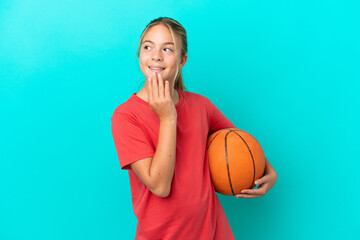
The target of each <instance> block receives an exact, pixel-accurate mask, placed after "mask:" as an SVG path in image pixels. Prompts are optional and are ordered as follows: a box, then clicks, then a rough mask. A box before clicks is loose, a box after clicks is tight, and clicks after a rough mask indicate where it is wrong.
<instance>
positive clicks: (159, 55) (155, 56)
mask: <svg viewBox="0 0 360 240" xmlns="http://www.w3.org/2000/svg"><path fill="white" fill-rule="evenodd" d="M162 59H163V56H162V52H161V49H157V50H154V51H153V55H152V60H154V61H161V60H162Z"/></svg>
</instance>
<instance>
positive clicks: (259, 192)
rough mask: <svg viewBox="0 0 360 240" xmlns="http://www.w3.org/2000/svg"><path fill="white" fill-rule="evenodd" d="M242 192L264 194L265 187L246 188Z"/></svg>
mask: <svg viewBox="0 0 360 240" xmlns="http://www.w3.org/2000/svg"><path fill="white" fill-rule="evenodd" d="M241 193H243V194H250V195H264V189H259V188H258V189H244V190H242V191H241Z"/></svg>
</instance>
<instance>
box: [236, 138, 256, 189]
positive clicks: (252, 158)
mask: <svg viewBox="0 0 360 240" xmlns="http://www.w3.org/2000/svg"><path fill="white" fill-rule="evenodd" d="M234 133H235V134H236V135H238V136H239V137H240V138H241V139H242V140H243V141H244V143H245V145H246V147H247V148H248V150H249V152H250V155H251V160H252V163H253V168H254V175H253V180H252V183H251V186H252V185H253V184H254V181H255V161H254V156H253V155H252V152H251V150H250V148H249V146H248V145H247V143H246V142H245V140H244V139H243V138H242V137H241V136H240V135H239V134H238V133H236V132H234Z"/></svg>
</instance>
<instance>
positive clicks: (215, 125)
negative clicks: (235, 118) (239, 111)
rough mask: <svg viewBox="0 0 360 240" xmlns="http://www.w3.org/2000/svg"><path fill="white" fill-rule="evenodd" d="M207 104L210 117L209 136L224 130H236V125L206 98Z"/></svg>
mask: <svg viewBox="0 0 360 240" xmlns="http://www.w3.org/2000/svg"><path fill="white" fill-rule="evenodd" d="M206 104H207V111H208V117H209V135H211V134H212V133H214V132H216V131H218V130H221V129H224V128H235V125H234V124H233V123H232V122H231V121H230V120H229V119H228V118H227V117H225V115H224V114H223V113H222V112H221V111H220V110H219V109H218V108H217V107H216V106H215V105H214V104H213V103H212V102H211V101H210V100H209V99H208V98H206Z"/></svg>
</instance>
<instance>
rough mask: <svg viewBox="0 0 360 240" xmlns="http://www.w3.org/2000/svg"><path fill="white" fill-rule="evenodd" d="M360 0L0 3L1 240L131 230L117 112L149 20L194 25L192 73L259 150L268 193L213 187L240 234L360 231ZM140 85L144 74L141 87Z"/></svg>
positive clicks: (200, 89)
mask: <svg viewBox="0 0 360 240" xmlns="http://www.w3.org/2000/svg"><path fill="white" fill-rule="evenodd" d="M359 12H360V2H359V1H356V0H343V1H340V0H339V1H334V0H327V1H325V0H324V1H319V0H311V1H310V0H303V1H278V0H274V1H264V0H258V1H254V0H244V1H227V0H223V1H205V0H201V1H158V0H154V1H138V0H137V1H121V0H117V1H116V0H108V1H95V0H87V1H85V0H71V1H70V0H62V1H45V0H38V1H30V0H22V1H20V0H19V1H16V0H14V1H11V0H0V123H1V125H0V239H4V240H23V239H36V240H45V239H46V240H47V239H54V240H60V239H67V240H72V239H74V240H75V239H77V240H78V239H87V240H90V239H107V240H111V239H125V240H126V239H134V236H135V229H136V218H135V216H134V214H133V211H132V203H131V192H130V186H129V178H128V173H127V171H123V170H121V169H120V165H119V162H118V159H117V155H116V151H115V146H114V143H113V139H112V135H111V119H110V118H111V116H112V113H113V111H114V110H115V108H116V107H117V106H118V105H119V104H121V103H123V102H124V101H126V100H127V99H128V98H129V97H130V95H131V94H132V93H134V92H137V91H138V90H139V89H140V88H139V85H140V84H141V83H142V82H143V81H144V77H143V75H142V74H141V72H140V70H139V68H138V65H137V62H136V60H135V53H136V48H137V45H138V41H139V38H140V34H141V32H142V30H143V29H144V27H145V26H146V24H148V23H149V22H150V21H151V20H152V19H154V18H157V17H160V16H167V17H171V18H174V19H176V20H178V21H179V22H180V23H181V24H182V25H183V26H184V27H185V28H186V30H187V33H188V44H189V51H188V56H189V58H188V62H187V63H186V65H185V67H184V69H183V75H184V82H185V86H186V87H187V89H188V90H189V91H191V92H195V93H199V94H202V95H204V96H206V97H208V98H209V99H210V100H211V101H212V102H213V103H214V104H215V105H216V106H217V107H218V108H219V109H220V110H221V111H222V112H223V113H224V114H225V115H226V116H227V117H228V118H229V119H230V120H231V121H232V122H233V123H234V124H235V126H236V127H237V128H240V129H243V130H245V131H248V132H249V133H251V134H252V135H253V136H255V137H256V138H257V139H258V141H259V142H260V144H261V145H262V146H263V149H264V151H265V154H266V156H267V158H268V160H269V161H270V163H271V164H272V166H273V167H274V168H275V170H276V171H277V173H278V181H277V183H276V185H275V186H274V187H273V188H272V189H271V190H270V191H269V192H268V193H267V194H266V195H265V196H264V197H262V198H256V199H236V198H235V197H231V196H223V195H218V197H219V199H220V202H221V204H222V206H223V208H224V210H225V213H226V215H227V217H228V220H229V222H230V225H231V228H232V230H233V233H234V235H235V238H236V239H284V240H285V239H286V240H287V239H358V237H359V235H358V231H356V230H355V228H356V226H358V225H359V223H358V220H359V217H360V208H359V202H360V197H359V190H360V189H359V184H358V180H359V166H360V164H359V161H360V158H359V147H360V144H359V137H358V135H359V133H360V131H359V125H358V123H359V122H360V121H359V120H360V119H359V102H360V101H359V97H358V94H359V90H360V88H359V85H360V84H359V81H360V70H359V68H360V30H359V25H360V17H359V16H360V14H359ZM140 86H141V85H140Z"/></svg>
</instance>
